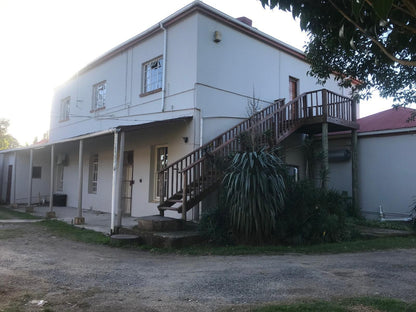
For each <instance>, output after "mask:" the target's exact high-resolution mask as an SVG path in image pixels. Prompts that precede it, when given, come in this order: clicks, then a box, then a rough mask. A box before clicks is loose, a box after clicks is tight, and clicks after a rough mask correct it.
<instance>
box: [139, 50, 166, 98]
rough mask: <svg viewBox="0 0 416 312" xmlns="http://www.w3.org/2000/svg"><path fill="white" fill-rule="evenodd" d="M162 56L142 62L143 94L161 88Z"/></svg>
mask: <svg viewBox="0 0 416 312" xmlns="http://www.w3.org/2000/svg"><path fill="white" fill-rule="evenodd" d="M162 77H163V57H162V56H160V57H158V58H156V59H153V60H151V61H149V62H147V63H144V64H143V94H146V93H149V92H157V91H160V90H162Z"/></svg>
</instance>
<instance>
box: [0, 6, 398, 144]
mask: <svg viewBox="0 0 416 312" xmlns="http://www.w3.org/2000/svg"><path fill="white" fill-rule="evenodd" d="M190 2H191V0H158V1H157V2H155V1H149V0H36V1H34V0H0V47H1V48H0V94H1V101H0V118H6V119H9V120H10V127H9V133H10V134H12V135H13V136H14V137H15V138H17V140H18V141H19V143H20V144H23V145H25V144H26V143H29V144H30V143H32V142H33V140H34V138H35V137H38V138H39V139H41V138H42V137H43V134H44V133H45V132H46V131H47V130H48V129H49V118H50V108H51V102H52V97H53V92H54V88H55V87H57V86H59V85H60V84H62V83H63V82H65V81H66V80H68V79H69V78H70V77H71V76H73V75H74V74H75V73H76V72H77V71H78V70H79V69H81V68H83V67H84V66H85V65H87V64H88V63H90V62H91V61H93V60H94V59H96V58H98V57H99V56H100V55H102V54H104V53H105V52H107V51H108V50H110V49H112V48H113V47H115V46H116V45H119V44H120V43H122V42H124V41H126V40H128V39H130V38H131V37H133V36H135V35H137V34H139V33H140V32H142V31H144V30H146V29H147V28H149V27H151V26H153V25H154V24H156V23H158V22H159V21H161V20H162V19H164V18H166V17H167V16H169V15H170V14H173V13H174V12H176V11H177V10H179V9H181V8H182V7H184V6H186V5H187V4H189V3H190ZM204 2H205V3H206V4H208V5H211V6H213V7H215V8H216V9H218V10H220V11H222V12H224V13H226V14H228V15H230V16H232V17H240V16H247V17H249V18H250V19H252V20H253V27H256V28H257V29H259V30H261V31H263V32H265V33H267V34H269V35H271V36H273V37H275V38H277V39H279V40H281V41H284V42H286V43H288V44H290V45H292V46H294V47H296V48H298V49H301V50H303V47H304V45H305V41H306V40H307V35H306V33H303V32H301V30H300V27H299V23H298V21H295V20H293V18H292V16H291V14H290V13H284V12H281V11H279V10H274V11H271V10H270V9H263V7H262V6H261V3H260V2H259V1H258V0H205V1H204ZM155 3H157V4H156V5H155ZM391 104H392V101H390V100H382V99H380V98H379V97H377V96H376V97H373V99H372V100H371V101H368V102H362V103H361V108H360V115H361V117H364V116H366V115H369V114H372V113H375V112H377V111H382V110H385V109H389V108H390V107H391Z"/></svg>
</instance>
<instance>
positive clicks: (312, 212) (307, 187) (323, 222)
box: [276, 181, 350, 244]
mask: <svg viewBox="0 0 416 312" xmlns="http://www.w3.org/2000/svg"><path fill="white" fill-rule="evenodd" d="M286 194H287V196H286V200H285V208H284V210H283V211H282V212H281V214H279V216H278V219H277V229H276V237H277V238H278V239H279V240H280V241H281V242H284V243H289V244H310V243H321V242H335V241H341V240H343V239H345V238H347V236H348V231H347V227H346V223H345V221H346V219H345V217H346V211H347V210H348V207H349V205H350V202H349V199H348V198H347V197H345V196H343V195H341V194H340V193H338V192H336V191H334V190H324V189H320V188H316V187H314V186H313V185H312V183H310V182H308V181H302V182H293V183H288V185H287V188H286Z"/></svg>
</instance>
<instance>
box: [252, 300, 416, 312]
mask: <svg viewBox="0 0 416 312" xmlns="http://www.w3.org/2000/svg"><path fill="white" fill-rule="evenodd" d="M252 311H256V312H283V311H284V312H313V311H319V312H351V311H353V312H354V311H357V312H358V311H359V312H379V311H383V312H384V311H386V312H387V311H388V312H403V311H406V312H416V304H415V303H406V302H404V301H401V300H397V299H387V298H373V297H363V298H350V299H341V300H336V301H312V302H303V303H294V304H281V305H280V304H279V305H267V306H262V307H258V308H255V309H253V310H252Z"/></svg>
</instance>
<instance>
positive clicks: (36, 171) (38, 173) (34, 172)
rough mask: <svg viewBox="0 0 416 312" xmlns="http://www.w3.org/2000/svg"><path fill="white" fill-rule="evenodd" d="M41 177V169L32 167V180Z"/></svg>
mask: <svg viewBox="0 0 416 312" xmlns="http://www.w3.org/2000/svg"><path fill="white" fill-rule="evenodd" d="M41 177H42V167H39V166H37V167H32V179H40V178H41Z"/></svg>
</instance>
